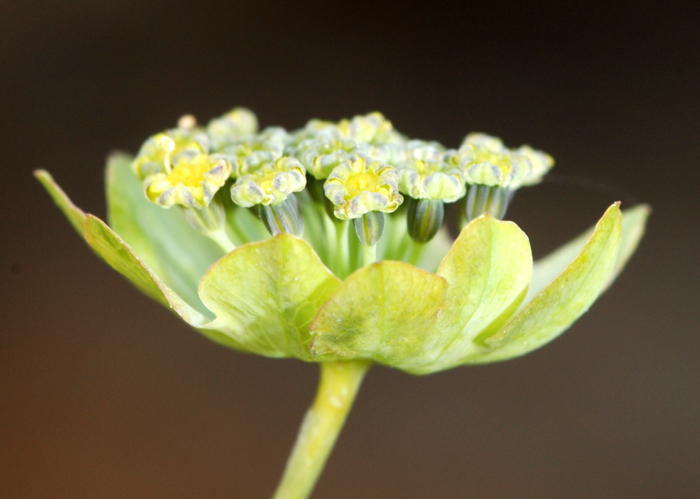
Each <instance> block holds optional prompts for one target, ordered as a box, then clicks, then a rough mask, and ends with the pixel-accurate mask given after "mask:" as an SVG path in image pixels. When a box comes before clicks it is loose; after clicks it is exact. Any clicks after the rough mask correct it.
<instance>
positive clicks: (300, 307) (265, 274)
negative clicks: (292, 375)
mask: <svg viewBox="0 0 700 499" xmlns="http://www.w3.org/2000/svg"><path fill="white" fill-rule="evenodd" d="M339 284H340V281H339V280H338V278H336V277H335V276H334V275H333V274H331V273H330V271H329V270H328V269H327V268H326V267H325V266H324V265H323V264H322V263H321V261H320V260H319V258H318V256H317V255H316V253H314V251H313V249H311V247H310V246H309V244H308V243H307V242H306V241H303V240H302V239H299V238H296V237H294V236H290V235H289V234H280V235H278V236H276V237H273V238H270V239H267V240H265V241H261V242H255V243H249V244H246V245H244V246H241V247H239V248H237V249H236V250H235V251H233V252H231V253H229V254H228V255H226V256H225V257H223V258H222V259H221V260H219V261H218V262H217V263H216V264H214V265H213V266H212V267H211V268H210V269H209V271H208V272H207V273H206V275H205V276H204V278H203V279H202V282H201V284H200V287H199V295H200V297H201V298H202V301H203V302H204V304H205V305H206V306H207V307H208V308H209V310H211V311H212V312H214V314H215V315H216V319H214V320H213V321H212V322H211V323H209V324H205V325H204V326H203V327H205V328H208V329H214V330H217V331H220V332H221V333H223V334H225V335H227V336H228V337H229V338H230V339H231V341H233V342H235V343H236V345H237V346H238V348H240V349H242V350H245V351H248V352H251V353H257V354H260V355H265V356H269V357H296V358H299V359H303V360H321V359H316V358H314V357H313V356H312V355H311V353H310V352H309V343H310V341H311V338H310V336H309V324H310V323H311V320H312V319H313V317H314V316H315V315H316V313H317V311H318V309H319V308H320V307H321V305H322V304H323V303H324V302H325V301H326V300H327V299H328V297H329V296H330V295H331V293H332V292H333V291H334V290H335V289H336V288H337V287H338V285H339Z"/></svg>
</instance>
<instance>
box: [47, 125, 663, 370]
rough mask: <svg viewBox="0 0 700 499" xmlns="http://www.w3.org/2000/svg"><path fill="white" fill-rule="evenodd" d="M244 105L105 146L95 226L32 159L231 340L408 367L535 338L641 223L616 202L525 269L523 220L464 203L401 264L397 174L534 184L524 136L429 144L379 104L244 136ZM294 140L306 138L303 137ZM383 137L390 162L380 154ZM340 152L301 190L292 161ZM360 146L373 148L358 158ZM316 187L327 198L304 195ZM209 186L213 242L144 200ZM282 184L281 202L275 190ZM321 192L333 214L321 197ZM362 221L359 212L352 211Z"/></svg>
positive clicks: (445, 364) (587, 297) (104, 251)
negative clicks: (361, 224)
mask: <svg viewBox="0 0 700 499" xmlns="http://www.w3.org/2000/svg"><path fill="white" fill-rule="evenodd" d="M247 113H249V112H248V111H245V112H244V111H240V112H239V113H238V114H230V113H229V115H226V116H225V117H224V118H220V119H219V121H214V122H212V123H213V124H210V126H209V127H208V128H207V129H206V130H200V129H196V127H195V126H194V125H192V123H185V124H184V125H189V128H187V127H186V126H184V125H183V126H182V127H179V128H177V129H174V130H170V131H167V132H163V133H162V134H159V135H157V136H155V137H153V138H152V139H149V140H148V141H147V142H146V144H144V146H143V147H142V149H141V152H140V153H139V155H138V156H137V159H136V160H132V159H131V158H129V157H128V156H126V155H123V154H119V155H115V156H112V157H111V158H110V159H109V161H108V165H107V202H108V220H109V225H108V224H106V223H105V222H103V221H102V220H100V219H99V218H97V217H95V216H93V215H90V214H87V213H85V212H83V211H82V210H80V209H79V208H77V207H76V206H75V205H73V203H72V202H71V201H70V199H69V198H68V197H67V196H66V195H65V194H64V193H63V191H62V190H61V189H60V188H59V187H58V185H57V184H56V183H54V181H53V179H52V178H51V176H50V175H49V174H48V173H47V172H45V171H38V172H37V173H36V176H37V177H38V179H39V180H40V181H41V183H42V184H43V185H44V187H45V188H46V189H47V191H48V192H49V194H50V195H51V196H52V197H53V199H54V201H55V202H56V204H57V205H58V206H59V208H60V209H61V210H62V211H63V213H64V214H65V215H66V217H67V218H68V219H69V221H70V222H71V223H72V225H73V226H74V228H75V229H76V230H77V231H78V233H79V234H80V235H81V236H82V237H84V238H85V240H86V241H87V243H88V244H89V245H90V246H91V247H92V248H93V249H94V250H95V251H96V252H97V253H98V254H99V255H100V256H101V257H102V258H103V259H104V260H105V261H106V262H107V263H108V264H109V265H111V266H112V267H113V268H114V269H115V270H117V271H118V272H120V273H121V274H122V275H124V276H125V277H126V278H127V279H128V280H130V281H131V282H132V283H133V284H134V285H135V286H136V287H137V288H139V289H140V290H141V291H143V292H144V293H145V294H147V295H148V296H150V297H151V298H153V299H155V300H157V301H159V302H160V303H162V304H163V305H165V306H168V307H170V308H171V309H172V310H173V311H174V312H175V313H176V314H177V315H178V316H180V317H181V318H182V319H183V320H184V321H185V322H186V323H188V324H189V325H190V326H192V327H194V328H195V329H197V330H198V331H200V332H201V333H202V334H203V335H205V336H207V337H208V338H210V339H211V340H213V341H215V342H218V343H220V344H222V345H225V346H228V347H230V348H233V349H236V350H240V351H245V352H251V353H256V354H260V355H264V356H268V357H293V358H297V359H300V360H303V361H308V362H332V361H338V360H351V359H358V360H366V361H370V362H375V363H379V364H384V365H388V366H392V367H395V368H398V369H401V370H403V371H406V372H408V373H413V374H428V373H433V372H437V371H442V370H445V369H450V368H453V367H456V366H460V365H465V364H479V363H486V362H495V361H501V360H506V359H509V358H513V357H517V356H520V355H523V354H526V353H528V352H530V351H532V350H535V349H537V348H539V347H541V346H543V345H544V344H546V343H548V342H549V341H551V340H552V339H554V338H555V337H556V336H558V335H559V334H561V333H562V332H563V331H564V330H566V329H567V328H568V327H569V326H570V325H571V324H572V323H573V322H574V321H575V320H576V319H577V318H578V317H579V316H580V315H581V314H583V313H584V312H585V311H586V310H588V308H589V307H590V306H591V305H592V303H593V302H594V301H595V300H596V299H597V297H598V296H599V295H600V294H601V293H602V292H603V291H604V290H605V289H607V287H608V286H610V284H611V283H612V281H613V280H614V279H615V277H616V276H617V275H618V274H619V273H620V271H621V270H622V268H623V267H624V265H625V263H626V262H627V260H628V259H629V258H630V256H631V255H632V253H633V252H634V250H635V248H636V246H637V244H638V242H639V240H640V238H641V236H642V234H643V231H644V226H645V221H646V218H647V215H648V212H649V210H648V207H646V206H638V207H635V208H632V209H629V210H627V211H626V212H625V213H624V215H623V213H622V212H621V210H620V207H619V203H614V204H612V205H611V206H610V207H609V208H608V209H607V210H606V212H605V213H604V214H603V216H602V218H601V219H600V220H599V221H598V223H597V224H596V225H595V227H594V228H593V229H591V230H590V231H588V232H587V233H585V234H584V235H582V236H581V237H579V238H577V239H576V240H574V241H572V242H570V243H568V244H566V245H564V246H563V247H562V248H560V249H559V250H556V251H555V252H554V253H552V254H551V255H549V256H547V257H545V258H544V259H542V260H540V261H538V262H535V263H534V265H533V262H532V254H531V251H530V244H529V240H528V238H527V236H526V235H525V234H524V233H523V231H522V230H521V229H520V228H519V227H518V226H517V225H516V224H515V223H513V222H510V221H501V220H498V219H497V218H496V217H494V216H492V215H490V214H489V213H481V214H479V215H478V216H473V217H469V218H470V221H469V222H468V223H466V225H465V226H464V227H463V228H462V230H461V233H460V234H459V236H458V237H457V238H456V240H455V241H454V242H450V240H449V237H448V236H447V231H446V229H445V228H444V227H442V226H439V227H437V228H436V230H437V236H435V237H434V238H433V237H431V238H430V239H429V240H428V241H422V243H424V244H421V245H420V246H419V250H420V251H419V255H418V257H417V258H415V259H414V261H416V262H417V265H411V264H408V263H406V262H405V261H402V260H404V259H405V258H404V257H405V253H406V248H407V246H408V245H409V243H410V241H411V239H410V237H411V236H410V235H409V233H408V232H409V231H408V230H407V223H408V224H409V225H410V223H411V222H410V221H409V222H407V215H406V211H407V210H401V209H398V208H399V205H400V204H401V202H402V197H401V194H399V186H401V190H402V191H403V192H404V193H405V194H406V195H407V196H413V197H412V198H411V199H413V198H415V199H427V200H429V201H431V202H432V201H439V202H440V203H452V202H454V201H455V200H457V199H458V198H460V197H462V196H464V193H465V191H469V189H470V186H472V185H476V186H479V187H480V188H487V189H492V188H504V189H515V188H517V187H521V186H526V185H530V184H534V183H537V182H538V181H539V180H540V179H541V177H542V176H543V175H544V173H546V171H547V170H548V169H549V168H551V166H552V164H553V162H552V161H551V158H550V157H549V156H547V155H546V154H544V153H541V152H539V151H535V150H533V149H531V148H529V147H526V146H523V147H522V148H520V149H517V150H515V151H510V150H506V149H505V148H504V147H503V146H502V143H501V142H500V141H499V140H498V139H495V138H493V137H487V136H483V135H479V136H473V135H472V136H469V137H468V138H467V139H466V141H465V143H464V144H463V146H462V147H461V148H460V149H459V151H448V150H446V149H444V148H443V147H442V146H440V145H439V144H435V143H430V144H423V145H419V144H417V143H413V145H412V146H409V145H408V144H410V143H411V141H409V140H408V139H406V138H405V137H404V136H403V135H401V134H399V133H398V132H396V131H395V130H394V129H393V127H392V126H391V123H390V122H388V121H386V120H385V119H384V117H383V116H381V115H380V114H378V113H373V114H370V115H368V116H365V117H356V118H353V119H352V120H343V121H341V122H339V123H338V124H333V123H329V122H320V121H317V122H312V123H313V125H307V127H306V128H305V129H303V134H302V133H301V132H297V135H295V134H291V135H290V134H287V133H286V132H285V131H283V130H282V129H267V130H266V131H263V132H261V133H259V134H258V133H255V130H256V129H257V121H256V120H255V118H254V115H252V116H251V115H250V114H247ZM221 120H223V121H221ZM227 127H228V128H227ZM227 133H230V135H231V136H230V137H229V136H227V135H226V134H227ZM302 135H303V137H302ZM295 137H297V138H298V139H299V140H296V139H295ZM295 140H296V142H295ZM309 140H310V141H316V142H313V143H312V144H311V145H310V146H309V147H306V146H304V147H300V144H304V141H309ZM332 141H337V142H332ZM342 141H352V144H350V143H348V142H342ZM212 144H213V145H212ZM306 144H307V145H308V144H309V143H306ZM319 144H320V145H319ZM328 144H331V145H330V146H328ZM333 144H336V145H333ZM387 145H390V148H389V149H387ZM382 148H384V149H382ZM356 149H357V150H361V151H362V154H355V153H354V151H355V150H356ZM309 150H314V151H316V152H314V153H308V154H313V156H312V157H311V159H309V156H308V154H307V153H306V151H309ZM387 150H391V151H392V152H391V156H392V157H395V158H399V159H400V160H401V161H403V163H402V164H397V165H396V166H394V165H391V164H388V163H387V162H385V161H383V158H384V157H386V156H381V155H382V154H385V155H386V154H387V152H386V151H387ZM295 151H297V152H295ZM338 151H343V153H342V154H341V155H340V157H338V158H335V159H338V161H337V163H338V164H334V165H333V167H332V169H331V171H330V172H327V173H328V174H327V178H326V179H325V180H324V177H323V175H325V174H319V175H318V178H314V177H309V176H307V179H309V178H310V179H311V180H312V181H313V182H316V183H317V184H313V185H309V184H308V183H307V184H306V185H307V188H306V189H304V190H302V189H303V188H304V173H306V170H305V169H304V166H305V165H314V164H315V163H317V162H321V163H323V159H318V158H323V157H325V156H327V155H329V154H333V153H334V152H338ZM374 151H378V152H379V153H378V155H379V156H380V158H375V157H372V156H371V155H372V154H373V152H374ZM297 153H298V155H299V157H296V156H295V154H297ZM345 153H348V154H347V156H345ZM216 154H222V155H223V156H221V157H220V159H217V158H219V156H216ZM227 154H228V156H227ZM304 154H307V155H306V156H304ZM302 157H303V159H302ZM226 158H228V159H226ZM281 158H282V159H281ZM335 159H333V161H335ZM328 162H329V163H330V162H331V160H329V161H328ZM227 164H231V165H232V166H231V167H230V168H228V169H227V168H226V167H224V165H227ZM185 168H187V169H188V170H187V171H188V173H185V171H184V169H185ZM319 171H323V168H322V167H319ZM212 172H215V174H214V173H212ZM401 172H404V173H403V174H402V173H401ZM207 175H209V177H207ZM212 175H213V177H214V178H215V180H211V176H212ZM278 176H279V180H278ZM195 179H196V181H194V180H195ZM207 179H209V180H207ZM400 179H401V181H400ZM202 182H203V183H202ZM207 182H209V183H210V184H211V185H213V186H214V187H213V188H211V189H209V188H207V187H206V186H207V185H208V184H207ZM462 182H464V183H462ZM320 183H323V188H324V190H325V195H326V196H327V197H326V198H325V200H324V199H322V198H319V197H314V196H313V195H312V194H310V190H311V189H317V188H318V187H319V186H320ZM225 185H226V186H228V185H231V187H232V189H233V191H230V190H227V189H222V187H223V186H225ZM314 185H315V187H314ZM144 186H145V192H146V196H144ZM200 187H201V190H197V189H199V188H200ZM256 188H257V190H256ZM217 191H218V194H216V196H221V198H222V199H221V201H220V206H221V209H222V210H223V212H222V213H223V214H224V217H225V221H224V223H223V225H222V226H221V227H222V228H221V230H219V231H218V232H217V233H216V234H217V236H216V238H214V237H212V234H211V232H210V231H206V230H199V229H197V227H196V224H195V225H194V226H193V225H191V224H190V223H188V221H187V220H186V218H185V217H184V216H183V213H182V211H181V210H180V211H178V210H166V209H163V207H162V206H159V204H160V205H165V206H167V205H169V204H177V203H180V204H185V205H187V206H188V207H192V206H195V207H197V206H198V205H199V206H201V205H203V204H206V203H207V200H211V198H212V197H213V196H214V193H216V192H217ZM227 192H232V193H233V199H231V197H230V196H228V195H224V194H226V193H227ZM295 192H296V194H294V193H295ZM166 193H167V194H166ZM187 193H190V194H192V199H194V202H193V201H192V199H190V197H189V194H187ZM491 194H493V192H491ZM290 196H291V197H293V198H294V199H295V201H294V202H293V203H291V204H289V205H287V204H284V203H283V201H285V200H286V199H289V198H290ZM468 196H469V195H468V194H467V197H468ZM474 197H478V195H475V196H474ZM297 198H298V203H297V201H296V199H297ZM462 199H464V197H462ZM152 201H155V203H154V202H152ZM328 201H330V202H331V203H332V205H333V208H334V213H335V217H336V218H332V216H333V215H331V214H329V213H328V211H327V209H326V208H324V206H323V203H324V202H325V203H327V202H328ZM467 202H469V201H467ZM471 202H472V203H474V202H475V201H474V199H472V200H471ZM236 203H238V204H240V205H241V206H238V205H237V204H236ZM482 204H483V203H482ZM251 205H261V206H267V207H270V206H277V205H284V206H285V208H284V210H292V211H294V210H297V211H296V212H295V213H293V214H292V215H290V216H292V217H293V216H299V217H302V218H303V220H304V224H302V230H303V234H302V232H301V230H294V231H293V230H288V227H289V225H285V224H284V223H280V224H278V225H275V224H274V223H272V224H271V223H270V220H269V219H268V220H266V221H265V220H262V221H261V219H260V217H259V216H256V215H255V214H254V213H253V212H251V211H250V210H249V209H248V208H246V206H251ZM430 206H432V205H430ZM430 206H429V205H425V206H424V208H422V209H423V212H426V210H427V209H428V208H430ZM426 207H427V208H426ZM431 209H432V208H431ZM284 210H282V211H284ZM414 211H415V209H414ZM428 211H429V210H428ZM374 212H377V213H381V214H382V217H384V214H385V213H386V214H387V216H386V222H384V218H382V219H381V220H382V222H381V223H382V224H384V223H386V227H385V228H384V225H382V227H383V228H384V230H383V234H381V233H380V234H379V236H378V237H377V239H378V241H374V242H372V244H373V245H374V244H376V248H375V249H376V252H374V251H372V252H365V256H367V255H370V256H371V257H372V259H373V260H371V261H367V259H366V258H365V260H364V261H363V259H362V257H361V255H360V254H361V253H362V249H361V246H362V245H361V244H360V241H359V240H358V239H357V238H355V237H351V235H349V234H348V231H347V226H348V220H352V219H363V217H367V215H368V214H370V213H374ZM392 212H393V213H392ZM423 212H420V213H423ZM261 213H262V214H267V215H266V216H268V215H269V216H270V217H273V218H274V217H277V216H278V215H279V213H278V212H273V211H268V212H265V211H264V210H261V211H260V212H259V214H258V215H260V214H261ZM285 213H287V212H284V213H282V216H284V215H285ZM389 213H392V214H391V215H388V214H389ZM260 216H262V215H260ZM375 222H376V219H372V218H366V219H365V225H367V224H370V225H371V224H372V223H375ZM413 223H416V221H415V220H414V221H413ZM292 225H293V224H292ZM438 225H441V224H438ZM273 226H274V227H273ZM275 227H276V229H275ZM297 228H298V227H297ZM433 228H434V227H433ZM273 229H274V230H273ZM356 229H357V225H356ZM438 229H439V230H438ZM271 232H272V233H273V234H275V235H274V236H271V235H270V233H271ZM290 232H292V233H290ZM294 232H297V235H294V234H293V233H294ZM414 232H415V231H414ZM417 232H420V230H418V231H417ZM358 235H359V231H358ZM224 239H225V240H226V241H228V242H224V243H222V240H224ZM365 244H367V242H365ZM234 248H235V249H234ZM373 248H374V246H373ZM183 256H185V257H183ZM375 260H376V261H375Z"/></svg>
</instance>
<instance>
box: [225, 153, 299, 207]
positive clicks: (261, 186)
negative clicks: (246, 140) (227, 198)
mask: <svg viewBox="0 0 700 499" xmlns="http://www.w3.org/2000/svg"><path fill="white" fill-rule="evenodd" d="M304 187H306V172H305V171H304V167H303V166H302V164H301V163H300V162H299V161H298V160H297V159H295V158H289V157H285V158H280V159H278V160H277V161H275V162H274V163H266V164H264V165H263V166H261V167H260V168H258V169H257V170H255V171H254V172H252V173H248V174H246V175H243V176H242V177H239V178H238V180H236V183H235V184H234V185H233V187H232V188H231V199H233V202H234V203H236V204H237V205H239V206H243V207H245V208H249V207H251V206H255V205H264V206H270V205H276V204H279V203H281V202H282V201H284V200H285V199H287V197H288V196H289V195H291V194H292V193H294V192H300V191H302V190H304Z"/></svg>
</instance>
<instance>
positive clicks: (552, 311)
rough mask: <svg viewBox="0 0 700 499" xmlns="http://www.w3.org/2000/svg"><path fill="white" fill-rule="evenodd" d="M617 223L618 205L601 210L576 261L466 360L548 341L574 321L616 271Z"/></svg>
mask: <svg viewBox="0 0 700 499" xmlns="http://www.w3.org/2000/svg"><path fill="white" fill-rule="evenodd" d="M621 233H622V222H621V214H620V209H619V204H614V205H612V206H611V207H610V208H608V210H607V211H606V212H605V215H603V217H602V218H601V219H600V221H599V222H598V224H597V225H596V227H595V230H594V232H593V235H592V236H591V238H590V239H589V241H588V242H587V243H586V245H585V247H584V248H583V250H582V252H581V253H580V254H579V255H578V256H577V257H576V259H575V260H574V261H573V262H572V263H571V264H570V265H569V266H568V267H566V269H565V270H564V271H563V272H562V273H561V274H560V275H559V276H558V277H557V278H556V279H555V280H554V281H553V282H551V283H550V284H549V285H548V286H546V287H545V288H544V289H542V291H541V292H540V293H538V294H537V296H535V298H534V299H533V300H532V301H531V302H529V303H528V304H527V305H525V307H523V309H522V310H521V311H520V312H519V313H518V314H517V315H516V316H515V317H514V318H513V319H511V320H510V322H508V324H506V326H505V327H504V328H503V329H502V330H501V331H500V332H499V333H498V334H497V335H495V336H494V337H492V338H491V339H489V340H488V344H490V345H491V346H492V348H493V350H492V351H490V352H484V353H483V354H482V355H480V356H478V357H474V358H471V359H468V363H483V362H495V361H499V360H506V359H509V358H512V357H517V356H520V355H524V354H526V353H528V352H530V351H532V350H535V349H536V348H539V347H541V346H543V345H544V344H546V343H548V342H550V341H551V340H553V339H554V338H556V337H557V336H559V335H560V334H561V333H562V332H564V331H565V330H566V329H567V328H568V327H569V326H571V324H572V323H573V322H574V321H575V320H576V319H578V318H579V317H580V316H581V315H582V314H583V313H584V312H585V311H586V310H588V308H589V307H590V306H591V305H592V304H593V302H594V301H595V300H596V298H597V297H598V296H599V295H600V293H602V292H603V290H604V289H605V287H606V285H607V284H608V282H609V280H610V276H611V274H612V273H613V272H614V271H615V269H616V260H617V258H618V253H619V249H620V239H621Z"/></svg>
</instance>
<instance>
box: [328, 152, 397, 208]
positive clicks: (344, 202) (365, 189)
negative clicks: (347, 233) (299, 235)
mask: <svg viewBox="0 0 700 499" xmlns="http://www.w3.org/2000/svg"><path fill="white" fill-rule="evenodd" d="M398 184H399V178H398V172H397V170H396V168H394V167H392V166H389V165H387V164H386V163H382V162H380V161H373V160H371V159H369V158H365V157H363V156H353V157H351V158H349V159H348V160H347V161H345V162H343V163H342V164H341V165H339V166H337V167H336V168H335V169H334V170H333V172H332V173H331V174H330V176H329V177H328V180H326V183H325V184H324V191H325V193H326V197H327V198H328V199H330V201H331V202H332V203H333V205H334V214H335V216H336V217H338V218H339V219H341V220H350V219H354V218H359V217H361V216H362V215H365V214H366V213H369V212H371V211H381V212H384V213H391V212H393V211H395V210H396V208H398V207H399V205H400V204H401V203H402V202H403V197H402V196H401V194H399V185H398Z"/></svg>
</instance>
